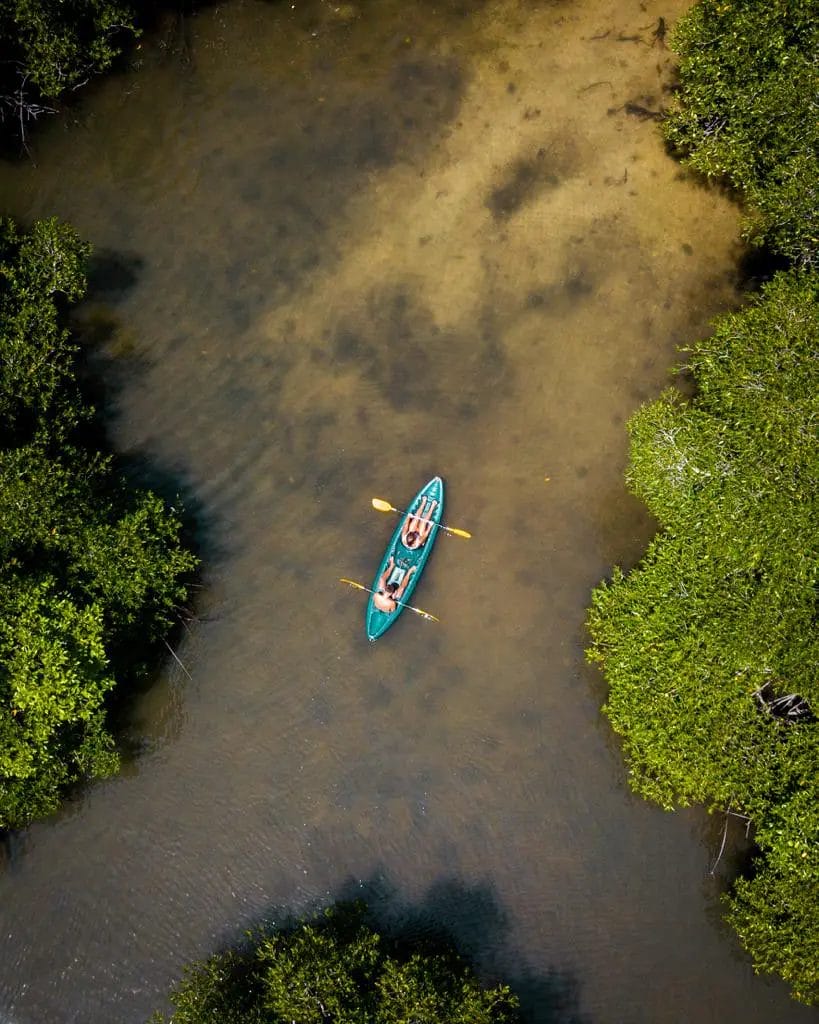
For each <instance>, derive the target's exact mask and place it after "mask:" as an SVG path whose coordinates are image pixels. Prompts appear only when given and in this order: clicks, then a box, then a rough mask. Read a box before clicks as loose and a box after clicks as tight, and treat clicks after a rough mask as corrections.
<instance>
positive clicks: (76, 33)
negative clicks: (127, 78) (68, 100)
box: [0, 0, 135, 100]
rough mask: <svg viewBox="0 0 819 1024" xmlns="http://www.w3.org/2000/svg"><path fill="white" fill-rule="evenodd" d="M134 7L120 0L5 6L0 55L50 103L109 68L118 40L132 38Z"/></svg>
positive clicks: (17, 1)
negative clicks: (122, 37)
mask: <svg viewBox="0 0 819 1024" xmlns="http://www.w3.org/2000/svg"><path fill="white" fill-rule="evenodd" d="M133 18H134V9H133V4H132V3H128V2H118V0H7V2H5V3H4V4H3V5H2V11H0V54H2V57H3V60H4V61H5V62H7V65H11V66H14V67H16V68H17V70H18V75H17V82H16V84H17V86H18V87H19V86H20V85H21V84H23V83H25V84H26V85H27V84H28V83H30V84H31V85H32V86H34V87H35V88H36V90H37V93H38V94H39V96H41V97H45V98H46V99H50V100H54V99H57V98H59V97H60V96H62V95H63V94H65V93H66V92H68V91H70V90H72V89H76V88H77V87H78V86H80V85H83V84H84V83H85V82H86V81H87V80H88V79H89V78H90V77H91V76H92V75H93V74H96V73H97V72H100V71H104V70H105V69H106V68H108V67H110V65H111V63H112V61H113V60H114V58H115V57H116V56H117V55H118V54H119V52H120V49H119V46H118V45H117V43H116V37H117V35H118V34H121V33H127V32H130V33H134V32H135V29H134V24H133Z"/></svg>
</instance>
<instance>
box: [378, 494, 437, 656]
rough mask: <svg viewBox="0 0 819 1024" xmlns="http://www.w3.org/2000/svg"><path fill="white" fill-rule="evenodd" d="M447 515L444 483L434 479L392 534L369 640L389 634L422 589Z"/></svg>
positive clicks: (384, 558) (386, 552)
mask: <svg viewBox="0 0 819 1024" xmlns="http://www.w3.org/2000/svg"><path fill="white" fill-rule="evenodd" d="M443 514H444V481H443V480H442V479H441V478H440V477H439V476H436V477H433V478H432V480H430V482H429V483H428V484H426V485H425V486H424V487H422V488H421V490H420V491H419V492H418V493H417V494H416V495H415V497H414V498H413V499H412V503H411V504H410V505H409V506H408V508H407V510H406V512H405V513H404V514H403V515H402V517H401V522H400V523H399V524H398V526H397V527H396V529H395V533H394V534H393V535H392V537H391V539H390V542H389V544H388V545H387V550H386V551H385V552H384V557H383V558H382V559H381V564H380V565H379V567H378V572H377V573H376V574H375V580H374V581H373V586H372V589H373V593H372V594H370V600H369V601H368V602H367V639H368V640H370V641H371V642H372V641H373V640H377V639H378V638H379V637H380V636H381V635H382V634H383V633H386V632H387V630H388V629H389V628H390V626H391V625H392V624H393V622H395V620H396V619H397V618H398V616H399V615H400V614H401V612H402V611H403V610H404V605H405V604H407V603H408V602H409V599H410V596H411V594H412V592H413V590H415V588H416V587H417V586H418V580H419V578H420V576H421V573H422V572H423V569H424V566H425V565H426V563H427V559H428V558H429V556H430V553H431V551H432V545H433V544H434V543H435V538H436V537H437V535H438V534H439V533H440V529H439V527H440V523H441V517H442V516H443Z"/></svg>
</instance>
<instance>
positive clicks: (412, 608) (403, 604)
mask: <svg viewBox="0 0 819 1024" xmlns="http://www.w3.org/2000/svg"><path fill="white" fill-rule="evenodd" d="M339 583H349V585H350V586H351V587H357V588H358V590H366V591H367V593H368V594H374V593H375V591H374V590H370V588H369V587H365V586H364V584H363V583H356V581H355V580H346V579H344V578H341V579H340V580H339ZM390 600H391V601H395V603H396V604H400V605H401V607H402V608H409V610H410V611H411V612H417V613H418V614H419V615H423V616H424V618H425V619H432V620H433V621H434V622H438V621H439V620H438V619H436V618H435V616H434V615H430V613H429V612H425V611H424V609H423V608H416V607H415V606H414V605H411V604H407V603H406V602H405V601H396V600H395V598H394V597H392V598H390Z"/></svg>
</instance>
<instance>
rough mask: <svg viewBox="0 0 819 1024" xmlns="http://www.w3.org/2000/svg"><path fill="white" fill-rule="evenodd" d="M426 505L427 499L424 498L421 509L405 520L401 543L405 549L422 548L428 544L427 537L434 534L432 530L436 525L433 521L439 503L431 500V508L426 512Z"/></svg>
mask: <svg viewBox="0 0 819 1024" xmlns="http://www.w3.org/2000/svg"><path fill="white" fill-rule="evenodd" d="M426 503H427V499H426V498H422V499H421V507H420V508H419V509H418V511H417V512H413V514H412V515H411V516H407V518H406V519H405V520H404V526H403V527H402V529H401V541H402V543H403V545H404V547H405V548H409V549H410V551H414V550H415V549H416V548H422V547H423V546H424V544H426V542H427V537H429V535H430V534H431V533H432V528H433V526H434V525H435V524H434V523H433V522H431V520H432V517H433V515H434V513H435V509H436V508H437V506H438V502H437V501H435V499H434V498H430V501H429V508H428V509H427V510H426V512H425V511H424V508H425V506H426Z"/></svg>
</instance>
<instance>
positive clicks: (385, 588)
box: [373, 555, 418, 615]
mask: <svg viewBox="0 0 819 1024" xmlns="http://www.w3.org/2000/svg"><path fill="white" fill-rule="evenodd" d="M394 568H395V559H394V558H393V557H392V555H390V560H389V562H387V568H386V569H385V570H384V571H383V572H382V573H381V576H380V577H379V579H378V586H377V587H376V588H375V593H374V594H373V604H374V605H375V607H376V608H377V609H378V610H379V611H381V612H385V613H386V614H387V615H391V614H392V613H393V612H394V611H395V609H396V608H397V607H398V604H399V602H400V600H401V598H402V597H403V596H404V592H405V591H406V589H407V585H408V584H409V581H410V579H411V578H412V574H413V573H414V572H415V570H416V569H417V568H418V567H417V566H415V565H414V566H413V567H412V568H411V569H410V571H409V572H407V573H405V574H404V576H403V577H402V578H401V581H400V583H399V582H398V581H397V580H391V581H390V582H389V583H388V582H387V580H389V578H390V576H391V575H392V572H393V569H394Z"/></svg>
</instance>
